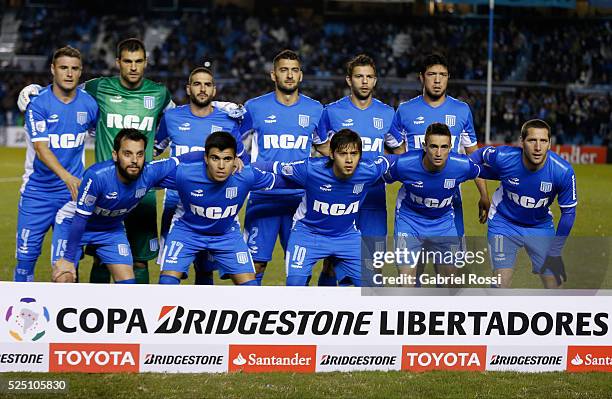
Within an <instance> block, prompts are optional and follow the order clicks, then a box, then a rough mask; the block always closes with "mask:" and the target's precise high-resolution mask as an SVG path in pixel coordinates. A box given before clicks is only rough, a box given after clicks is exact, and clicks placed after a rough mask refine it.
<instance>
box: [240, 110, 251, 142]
mask: <svg viewBox="0 0 612 399" xmlns="http://www.w3.org/2000/svg"><path fill="white" fill-rule="evenodd" d="M244 109H245V110H246V112H245V113H244V116H243V117H242V122H241V123H240V130H239V132H240V137H244V136H246V135H247V134H250V133H251V131H252V130H253V116H252V112H251V107H250V105H249V103H248V102H247V103H246V104H245V105H244Z"/></svg>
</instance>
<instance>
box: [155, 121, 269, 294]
mask: <svg viewBox="0 0 612 399" xmlns="http://www.w3.org/2000/svg"><path fill="white" fill-rule="evenodd" d="M236 143H237V142H236V139H235V138H234V137H233V136H232V135H231V134H229V133H227V132H215V133H212V134H211V135H210V136H208V138H207V139H206V143H205V147H206V153H205V159H204V160H202V161H200V162H194V163H191V164H181V165H180V166H179V167H178V168H177V170H176V173H175V184H174V185H175V187H176V189H177V190H178V195H179V198H180V202H179V207H178V210H177V217H176V220H175V221H174V223H173V224H172V227H171V229H170V232H169V233H168V237H167V239H166V242H165V244H164V249H163V251H162V256H161V265H162V272H161V274H160V276H159V283H160V284H179V283H180V279H181V278H182V277H184V276H185V275H186V274H187V272H188V271H189V265H190V264H191V263H192V262H193V261H194V260H195V258H196V256H198V255H199V254H201V253H202V252H203V251H206V252H208V253H209V254H211V255H212V256H214V258H215V263H216V265H217V266H218V268H219V275H220V276H221V278H231V279H232V281H233V282H234V284H236V285H259V283H258V281H257V280H256V279H255V268H254V265H253V260H252V258H251V255H250V253H249V249H248V247H247V245H246V242H245V241H244V239H243V237H242V235H241V234H240V226H239V224H238V222H237V220H236V215H237V214H238V212H239V210H240V208H241V207H242V204H243V203H244V200H245V199H246V197H247V195H248V194H249V191H251V190H258V189H267V190H269V189H271V188H272V187H273V186H274V185H275V182H276V179H275V175H274V174H271V173H265V172H262V171H260V170H259V169H257V168H253V167H246V168H244V170H243V171H242V172H240V173H236V174H232V173H233V172H234V168H235V166H236V159H237V158H236V148H237V144H236Z"/></svg>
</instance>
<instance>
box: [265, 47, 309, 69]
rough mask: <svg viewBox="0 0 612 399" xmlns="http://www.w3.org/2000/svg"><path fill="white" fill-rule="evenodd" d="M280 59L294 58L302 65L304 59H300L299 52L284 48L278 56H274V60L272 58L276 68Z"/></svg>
mask: <svg viewBox="0 0 612 399" xmlns="http://www.w3.org/2000/svg"><path fill="white" fill-rule="evenodd" d="M280 60H294V61H297V62H298V64H300V66H301V65H302V61H301V60H300V56H299V55H298V53H296V52H295V51H293V50H289V49H286V50H283V51H281V52H280V53H278V54H276V57H274V60H272V63H273V65H274V67H275V68H276V65H277V64H278V62H279V61H280Z"/></svg>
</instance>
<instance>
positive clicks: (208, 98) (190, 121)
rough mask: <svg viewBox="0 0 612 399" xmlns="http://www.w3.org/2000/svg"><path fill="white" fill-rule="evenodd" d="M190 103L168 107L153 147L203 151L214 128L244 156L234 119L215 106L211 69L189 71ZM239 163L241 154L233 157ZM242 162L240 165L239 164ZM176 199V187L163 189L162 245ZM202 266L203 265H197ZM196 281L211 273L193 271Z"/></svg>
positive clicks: (204, 280)
mask: <svg viewBox="0 0 612 399" xmlns="http://www.w3.org/2000/svg"><path fill="white" fill-rule="evenodd" d="M185 89H186V92H187V95H188V96H189V104H187V105H181V106H179V107H176V108H174V109H170V110H167V111H166V112H165V113H164V115H163V116H162V118H161V122H160V124H159V129H158V130H157V134H156V135H155V141H156V144H155V149H156V151H163V150H164V149H165V148H166V147H167V146H168V144H169V145H170V156H179V155H182V154H185V153H188V152H192V151H204V142H205V141H206V138H207V137H208V136H210V135H211V134H212V133H214V132H217V131H224V132H231V134H232V135H233V136H234V138H235V139H236V141H237V143H238V153H237V155H238V156H243V154H244V147H243V145H242V140H241V136H240V130H239V124H238V122H237V120H236V119H234V118H232V117H230V116H229V115H228V114H227V113H226V112H224V111H221V110H220V109H219V108H217V107H216V106H215V103H214V102H213V99H214V98H215V95H216V93H217V89H216V86H215V81H214V76H213V73H212V71H211V70H210V69H208V68H205V67H198V68H195V69H194V70H192V71H191V73H190V74H189V80H188V82H187V85H186V88H185ZM236 162H237V163H240V162H241V160H240V158H237V159H236ZM241 167H242V165H240V168H241ZM178 201H179V196H178V193H177V192H176V191H175V190H168V189H167V190H166V192H165V196H164V210H163V214H162V220H161V232H160V236H161V241H160V243H161V247H162V248H163V242H164V240H165V238H166V235H167V234H168V230H170V225H171V223H172V217H173V216H174V213H175V211H176V207H177V203H178ZM159 261H160V262H161V257H160V258H159ZM199 266H203V265H198V267H199ZM196 284H212V273H211V272H205V271H204V270H200V269H199V270H197V271H196Z"/></svg>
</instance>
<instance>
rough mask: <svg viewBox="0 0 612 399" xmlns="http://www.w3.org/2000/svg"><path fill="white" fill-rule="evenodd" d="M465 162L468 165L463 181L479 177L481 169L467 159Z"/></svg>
mask: <svg viewBox="0 0 612 399" xmlns="http://www.w3.org/2000/svg"><path fill="white" fill-rule="evenodd" d="M466 158H467V157H466ZM467 161H468V164H467V166H466V170H465V174H464V179H463V181H466V180H472V179H475V178H477V177H478V176H479V175H480V170H481V167H480V166H479V165H477V164H475V163H474V162H472V160H471V159H469V158H468V159H467Z"/></svg>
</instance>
